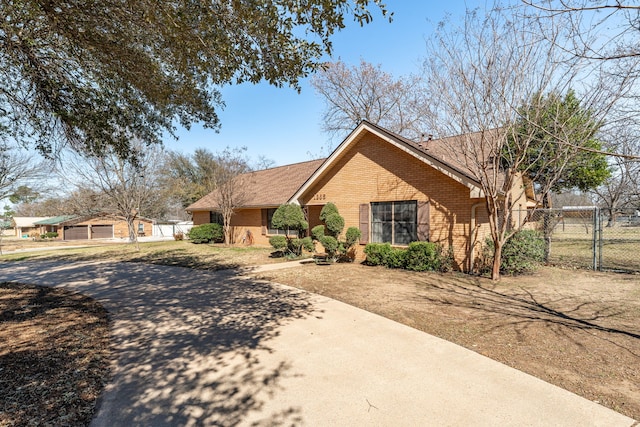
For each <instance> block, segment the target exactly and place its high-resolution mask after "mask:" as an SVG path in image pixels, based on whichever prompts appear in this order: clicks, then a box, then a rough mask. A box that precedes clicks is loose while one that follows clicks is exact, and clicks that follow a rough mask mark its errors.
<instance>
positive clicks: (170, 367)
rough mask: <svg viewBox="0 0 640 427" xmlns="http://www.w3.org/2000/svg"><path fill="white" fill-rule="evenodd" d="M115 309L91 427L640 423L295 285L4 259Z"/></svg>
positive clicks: (25, 275) (8, 273) (125, 266)
mask: <svg viewBox="0 0 640 427" xmlns="http://www.w3.org/2000/svg"><path fill="white" fill-rule="evenodd" d="M6 280H20V281H24V282H31V283H36V284H42V285H48V286H63V287H66V288H70V289H74V290H77V291H80V292H83V293H85V294H88V295H91V296H93V297H94V298H97V299H98V300H100V301H101V302H102V303H103V304H104V305H105V307H106V308H107V309H108V310H109V311H110V312H111V314H112V319H113V335H114V346H115V352H116V353H115V357H116V360H115V361H114V366H113V378H112V380H111V382H110V383H109V384H108V386H107V387H106V390H105V392H104V393H103V396H102V398H101V400H100V401H99V407H98V411H97V414H96V416H95V418H94V421H93V423H92V426H95V427H99V426H178V425H179V426H195V425H201V426H210V425H221V426H236V425H242V426H245V425H246V426H272V425H308V426H347V425H349V426H353V425H358V426H363V425H364V426H424V425H438V426H441V425H449V426H459V425H460V426H485V425H486V426H495V425H501V426H508V425H511V426H549V425H553V426H561V425H566V426H577V425H580V426H597V425H600V426H626V427H629V426H632V425H637V424H636V423H635V421H634V420H632V419H630V418H627V417H624V416H622V415H620V414H618V413H616V412H614V411H611V410H609V409H607V408H604V407H602V406H600V405H597V404H595V403H593V402H590V401H588V400H586V399H583V398H581V397H579V396H577V395H575V394H572V393H569V392H568V391H565V390H562V389H560V388H558V387H555V386H553V385H550V384H548V383H545V382H543V381H541V380H539V379H536V378H534V377H531V376H529V375H526V374H524V373H522V372H519V371H517V370H515V369H512V368H509V367H507V366H505V365H502V364H500V363H498V362H495V361H493V360H490V359H487V358H485V357H483V356H481V355H479V354H477V353H474V352H471V351H469V350H466V349H464V348H462V347H459V346H457V345H454V344H452V343H449V342H447V341H443V340H441V339H438V338H435V337H433V336H430V335H428V334H425V333H422V332H420V331H417V330H415V329H412V328H409V327H406V326H404V325H401V324H398V323H395V322H393V321H390V320H388V319H385V318H382V317H379V316H376V315H374V314H371V313H368V312H365V311H362V310H359V309H357V308H354V307H351V306H348V305H345V304H342V303H340V302H337V301H335V300H331V299H327V298H323V297H320V296H317V295H312V294H309V293H306V292H302V291H299V290H296V289H292V288H289V287H286V286H282V285H277V284H270V283H266V282H262V281H256V280H252V279H248V278H242V277H238V276H235V275H233V274H232V273H230V272H218V273H210V272H202V271H195V270H189V269H182V268H177V267H164V266H152V265H144V264H135V263H107V262H105V263H94V264H69V265H65V264H63V263H59V262H42V261H41V262H21V263H0V281H6Z"/></svg>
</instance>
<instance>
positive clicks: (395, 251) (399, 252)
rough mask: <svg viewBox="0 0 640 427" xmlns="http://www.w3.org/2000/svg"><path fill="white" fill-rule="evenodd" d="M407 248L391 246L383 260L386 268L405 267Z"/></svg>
mask: <svg viewBox="0 0 640 427" xmlns="http://www.w3.org/2000/svg"><path fill="white" fill-rule="evenodd" d="M406 260H407V250H406V249H402V248H394V247H392V248H391V251H390V252H389V253H388V254H387V259H386V260H385V264H384V265H385V266H386V267H388V268H405V267H406V265H407V261H406Z"/></svg>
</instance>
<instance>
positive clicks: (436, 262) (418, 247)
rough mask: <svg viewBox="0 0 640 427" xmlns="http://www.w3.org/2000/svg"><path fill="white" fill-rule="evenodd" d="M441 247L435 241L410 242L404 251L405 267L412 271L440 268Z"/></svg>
mask: <svg viewBox="0 0 640 427" xmlns="http://www.w3.org/2000/svg"><path fill="white" fill-rule="evenodd" d="M441 253H442V248H441V247H440V245H438V244H437V243H430V242H411V243H409V248H408V249H407V251H406V256H405V263H406V265H405V268H406V269H407V270H414V271H437V270H440V265H441Z"/></svg>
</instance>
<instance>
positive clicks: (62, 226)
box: [35, 214, 153, 240]
mask: <svg viewBox="0 0 640 427" xmlns="http://www.w3.org/2000/svg"><path fill="white" fill-rule="evenodd" d="M35 224H36V225H37V226H38V227H40V228H39V233H40V234H44V233H46V232H50V231H54V232H57V233H58V239H60V240H90V239H113V238H122V239H124V238H128V237H129V229H128V227H127V222H126V221H125V219H124V218H122V217H120V216H116V215H108V214H97V215H84V216H77V215H65V216H57V217H52V218H45V219H43V220H41V221H37V222H36V223H35ZM134 225H135V228H136V232H137V233H138V236H152V235H153V221H152V220H150V219H147V218H136V220H135V221H134Z"/></svg>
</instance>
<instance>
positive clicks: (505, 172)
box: [425, 8, 615, 279]
mask: <svg viewBox="0 0 640 427" xmlns="http://www.w3.org/2000/svg"><path fill="white" fill-rule="evenodd" d="M551 24H552V22H549V25H548V26H547V27H545V29H544V34H545V35H544V37H543V36H541V35H539V33H538V32H537V31H535V32H534V31H531V30H530V28H531V22H530V21H529V20H528V19H526V18H522V17H521V16H518V15H517V14H516V13H515V11H513V10H501V9H498V8H496V9H494V10H491V11H489V12H488V13H487V14H486V15H483V14H480V13H478V11H467V13H466V15H465V19H464V20H463V24H462V26H457V25H454V24H453V23H451V22H445V23H442V24H441V25H440V26H439V27H438V31H437V32H436V34H435V35H434V37H433V38H432V39H431V40H430V41H429V44H428V53H427V58H428V59H427V60H426V61H425V73H426V78H427V81H428V84H427V86H428V97H429V100H430V102H431V103H432V111H435V112H436V113H437V114H434V115H433V116H432V119H434V120H433V124H432V125H433V129H434V130H435V132H437V133H439V134H440V135H441V136H443V135H460V137H458V138H455V139H452V141H455V144H452V145H451V147H450V149H451V150H450V155H451V156H452V157H453V159H454V161H455V162H457V163H458V164H460V165H462V166H463V167H464V168H466V169H467V170H468V171H469V172H470V174H471V175H472V176H473V177H474V178H475V179H476V180H477V181H478V182H479V183H480V185H481V187H482V191H483V193H484V197H485V201H486V207H487V211H488V213H489V229H490V235H491V239H492V241H493V244H494V249H495V252H494V260H493V267H492V278H493V279H498V278H499V275H500V258H501V254H502V247H503V245H504V243H505V242H506V240H507V239H508V238H509V237H510V236H511V234H512V233H513V232H514V231H515V228H514V224H512V222H511V221H510V215H511V213H512V211H513V209H514V207H515V204H516V203H517V200H518V199H521V198H523V197H524V195H525V190H526V188H525V187H524V186H523V185H522V184H520V183H521V182H522V181H521V178H522V177H523V176H526V177H528V178H529V179H530V180H531V181H532V182H536V181H540V182H542V181H544V182H545V184H546V186H547V188H549V189H550V188H553V186H554V184H555V183H556V182H557V180H558V179H559V178H560V177H561V176H562V175H561V174H562V172H563V169H564V164H563V162H562V158H561V157H560V156H558V155H553V156H548V154H549V153H550V152H556V153H558V152H562V151H566V150H558V149H555V150H553V151H552V150H549V148H550V147H552V146H553V147H554V148H557V147H567V148H571V147H576V146H580V145H581V141H576V139H575V136H576V134H579V132H576V130H575V129H573V130H572V131H571V132H568V129H570V127H569V126H568V124H569V123H570V122H572V121H573V120H574V119H575V117H571V116H569V117H566V116H565V115H562V114H557V115H556V116H554V117H551V118H549V117H547V118H546V119H545V120H541V115H543V114H545V115H548V114H553V111H552V110H550V109H549V108H547V107H548V99H549V98H548V96H547V95H548V94H552V93H557V94H565V93H567V91H568V90H569V89H570V88H574V89H575V90H576V92H577V96H578V98H579V99H580V100H581V101H582V103H581V105H582V106H583V108H585V109H587V110H589V111H590V112H591V114H592V117H593V119H594V120H596V121H598V120H600V119H602V117H603V115H604V114H605V113H606V111H607V108H608V107H610V103H611V99H610V98H609V95H611V94H612V93H615V91H610V90H608V88H607V87H605V86H603V85H600V84H599V81H598V80H597V79H593V78H591V79H590V80H589V79H585V76H587V75H588V74H587V73H586V72H585V70H584V69H583V68H581V67H580V65H581V64H580V63H579V60H578V59H576V58H575V57H571V58H567V55H566V52H565V51H563V50H562V49H560V48H558V44H557V43H555V42H554V41H555V40H556V39H557V38H559V37H561V36H562V33H561V31H562V28H558V27H556V26H554V25H551ZM591 76H592V77H593V74H592V75H591ZM524 107H526V109H525V108H524ZM525 111H526V113H525ZM519 120H520V121H522V120H525V121H526V122H527V124H529V125H530V126H526V127H525V128H524V129H525V131H523V130H522V129H523V128H522V127H519V126H515V124H516V123H517V122H518V121H519ZM548 120H551V121H554V122H555V126H554V127H553V129H548V128H546V127H542V126H540V125H539V124H540V123H544V122H546V121H548ZM540 132H542V133H543V134H544V133H547V134H549V135H548V136H549V138H546V140H545V143H544V144H546V145H542V146H538V148H537V150H538V153H539V158H538V159H537V161H536V162H534V163H535V165H536V171H537V172H535V171H533V170H532V167H531V164H532V163H531V149H532V147H534V145H539V144H540V137H539V134H540ZM584 133H585V135H589V137H591V136H592V133H591V132H584ZM565 159H566V157H565ZM551 165H553V167H551ZM547 166H549V167H547ZM534 172H535V173H534ZM550 172H551V173H553V175H551V176H549V175H548V174H549V173H550ZM532 173H533V175H534V176H532ZM536 173H545V174H547V176H545V179H544V180H538V179H537V178H536V176H535V175H536ZM547 191H548V190H547Z"/></svg>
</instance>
